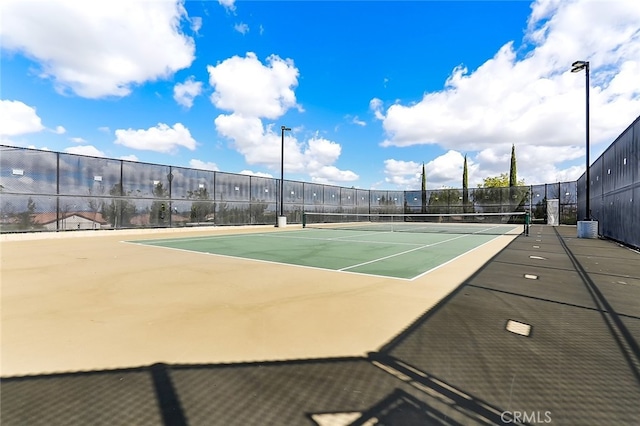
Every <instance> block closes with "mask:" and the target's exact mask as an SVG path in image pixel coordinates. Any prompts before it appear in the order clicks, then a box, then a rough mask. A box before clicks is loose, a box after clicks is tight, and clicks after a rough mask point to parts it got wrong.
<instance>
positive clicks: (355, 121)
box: [351, 115, 367, 127]
mask: <svg viewBox="0 0 640 426" xmlns="http://www.w3.org/2000/svg"><path fill="white" fill-rule="evenodd" d="M351 122H352V123H353V124H357V125H358V126H362V127H364V126H366V125H367V122H366V121H363V120H360V119H359V118H358V116H357V115H356V116H355V117H353V119H352V120H351Z"/></svg>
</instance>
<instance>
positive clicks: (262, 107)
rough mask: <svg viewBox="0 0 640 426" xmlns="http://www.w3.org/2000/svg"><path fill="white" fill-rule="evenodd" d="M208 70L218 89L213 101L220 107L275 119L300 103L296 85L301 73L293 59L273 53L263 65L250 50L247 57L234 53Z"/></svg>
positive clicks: (211, 82)
mask: <svg viewBox="0 0 640 426" xmlns="http://www.w3.org/2000/svg"><path fill="white" fill-rule="evenodd" d="M207 70H208V71H209V83H210V84H211V87H213V88H214V89H215V91H214V93H213V94H212V95H211V102H213V104H214V105H215V106H216V107H217V108H219V109H222V110H226V111H232V112H235V113H238V114H241V115H243V116H246V117H263V118H270V119H276V118H278V117H281V116H282V115H283V114H284V113H285V112H286V111H287V110H288V109H289V108H292V107H295V106H297V105H296V95H295V93H294V91H293V88H294V87H296V86H297V85H298V75H299V72H298V69H297V68H296V67H295V66H294V64H293V61H292V60H290V59H281V58H280V57H278V56H276V55H271V56H269V57H268V58H267V60H266V65H263V64H262V63H261V62H260V61H259V60H258V58H257V57H256V55H255V53H252V52H249V53H247V55H246V56H245V57H244V58H243V57H240V56H233V57H231V58H229V59H226V60H224V61H222V62H221V63H219V64H218V65H216V66H211V65H209V66H208V67H207Z"/></svg>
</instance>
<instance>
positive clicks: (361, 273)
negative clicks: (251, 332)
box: [120, 241, 413, 281]
mask: <svg viewBox="0 0 640 426" xmlns="http://www.w3.org/2000/svg"><path fill="white" fill-rule="evenodd" d="M120 242H121V243H125V244H135V245H139V246H145V247H153V248H157V249H165V250H175V251H181V252H184V253H191V254H193V253H195V254H202V255H205V256H214V257H224V258H226V259H240V260H246V261H250V262H260V263H267V264H271V265H279V266H293V267H296V268H306V269H311V270H314V271H329V272H340V273H341V274H351V275H362V276H366V277H375V278H389V279H393V280H400V281H412V280H413V278H402V277H394V276H393V275H381V274H368V273H366V272H352V271H342V270H340V269H329V268H322V267H320V266H308V265H298V264H295V263H286V262H276V261H275V260H263V259H255V258H253V257H240V256H231V255H228V254H218V253H209V252H206V251H197V250H189V249H181V248H175V247H165V246H154V245H151V244H146V243H140V242H136V241H120Z"/></svg>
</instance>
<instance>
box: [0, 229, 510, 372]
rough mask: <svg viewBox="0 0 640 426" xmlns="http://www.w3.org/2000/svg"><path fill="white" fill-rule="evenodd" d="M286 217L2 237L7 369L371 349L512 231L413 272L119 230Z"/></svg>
mask: <svg viewBox="0 0 640 426" xmlns="http://www.w3.org/2000/svg"><path fill="white" fill-rule="evenodd" d="M287 229H298V228H297V227H292V226H290V227H289V228H287ZM287 229H284V230H283V229H277V228H273V227H271V226H270V227H238V228H230V227H228V228H227V227H225V228H208V229H202V228H200V229H189V230H155V231H86V232H82V231H78V232H69V233H58V234H53V233H47V234H25V235H4V236H2V237H1V239H0V243H1V244H0V250H1V268H2V269H1V271H2V272H1V279H2V284H1V291H2V292H1V308H2V313H1V315H2V317H1V319H2V336H1V338H2V341H1V342H2V347H1V349H2V351H1V355H2V358H1V364H0V366H1V370H0V374H1V375H2V376H3V377H8V376H18V375H28V374H43V373H53V372H68V371H88V370H98V369H111V368H120V367H135V366H140V365H150V364H153V363H156V362H167V363H231V362H241V361H267V360H285V359H299V358H317V357H335V356H357V355H364V354H365V353H367V352H369V351H372V350H376V349H378V348H379V347H380V346H381V345H382V344H384V343H385V342H387V341H389V340H390V339H391V338H393V337H394V336H395V335H397V334H398V333H400V332H401V331H402V330H403V329H404V328H405V327H406V326H408V325H409V324H410V323H411V322H412V321H414V320H415V319H416V318H417V317H419V316H420V315H422V314H423V313H424V312H425V311H426V310H428V309H429V308H430V307H432V306H433V305H435V304H436V303H437V302H438V301H439V300H441V299H442V298H443V297H445V296H446V295H447V294H449V293H450V292H451V291H452V290H453V289H455V288H456V287H457V286H458V285H459V284H460V283H462V282H463V281H464V280H465V279H466V278H467V277H468V276H469V275H471V274H472V273H473V272H474V271H475V270H476V269H477V268H479V267H480V266H481V265H483V264H484V263H485V262H486V261H487V260H488V259H490V258H491V257H492V256H493V255H494V254H495V253H497V252H498V251H499V250H501V249H502V248H503V247H505V246H506V245H507V244H508V243H509V242H510V241H511V240H512V239H513V238H514V236H500V237H497V238H496V239H494V240H492V241H491V242H490V243H488V244H485V245H484V246H482V248H481V249H477V250H475V251H472V252H470V253H468V254H466V255H464V256H462V257H461V258H459V259H457V260H455V261H454V262H451V263H449V264H447V265H445V266H443V267H441V268H439V269H436V270H435V271H432V272H430V273H428V274H426V275H424V276H423V277H421V278H419V279H417V280H415V281H406V280H398V279H392V278H383V277H374V276H365V275H356V274H349V273H342V272H333V271H323V270H318V269H311V268H303V267H295V266H287V265H278V264H268V263H264V262H256V261H248V260H242V259H235V258H229V257H222V256H213V255H206V254H198V253H191V252H181V251H173V250H158V249H157V248H153V247H145V246H141V245H134V244H126V243H123V242H122V241H123V240H135V239H141V238H145V239H150V238H166V237H168V236H171V237H179V236H196V235H210V234H219V233H237V232H265V231H268V232H271V231H272V232H286V231H287Z"/></svg>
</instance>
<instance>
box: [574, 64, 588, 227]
mask: <svg viewBox="0 0 640 426" xmlns="http://www.w3.org/2000/svg"><path fill="white" fill-rule="evenodd" d="M582 70H584V71H585V76H586V84H585V86H586V92H587V114H586V144H587V167H586V172H585V173H586V174H585V178H586V180H587V188H586V192H587V206H586V207H587V214H586V219H585V220H591V207H590V206H589V204H590V198H591V193H590V191H589V185H590V183H591V180H590V178H589V61H575V62H574V63H573V64H571V72H580V71H582Z"/></svg>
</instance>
